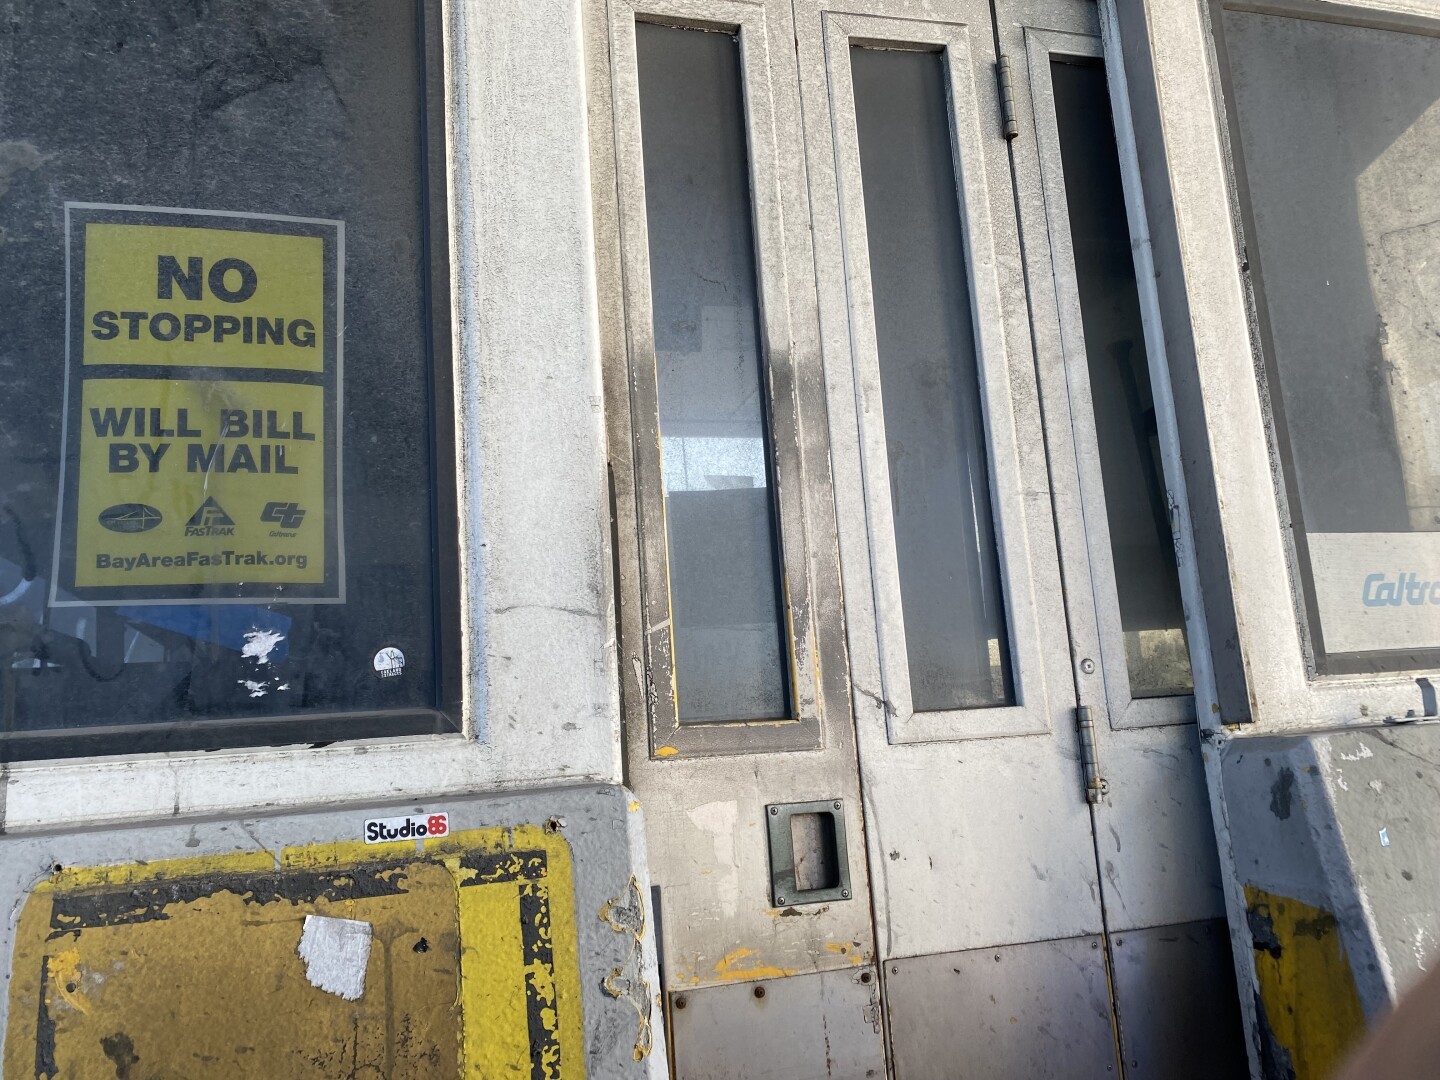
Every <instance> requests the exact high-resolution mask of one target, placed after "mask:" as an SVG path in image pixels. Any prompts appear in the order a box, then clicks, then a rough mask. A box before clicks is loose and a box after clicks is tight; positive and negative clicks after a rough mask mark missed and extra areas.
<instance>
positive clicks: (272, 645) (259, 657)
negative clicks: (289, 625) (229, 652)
mask: <svg viewBox="0 0 1440 1080" xmlns="http://www.w3.org/2000/svg"><path fill="white" fill-rule="evenodd" d="M284 640H285V635H284V634H281V633H279V632H278V631H275V630H260V629H256V630H247V631H246V632H245V644H244V645H243V646H242V647H241V649H240V655H241V656H242V657H246V658H248V659H253V660H254V661H255V662H256V663H257V664H268V663H269V662H270V654H271V653H272V652H274V651H275V649H276V647H278V646H279V644H280V643H281V642H282V641H284Z"/></svg>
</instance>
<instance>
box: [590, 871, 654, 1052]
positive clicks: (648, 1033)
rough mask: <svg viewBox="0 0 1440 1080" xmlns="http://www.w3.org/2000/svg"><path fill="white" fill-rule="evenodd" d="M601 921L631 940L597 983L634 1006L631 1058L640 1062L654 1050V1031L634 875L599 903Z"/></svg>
mask: <svg viewBox="0 0 1440 1080" xmlns="http://www.w3.org/2000/svg"><path fill="white" fill-rule="evenodd" d="M600 921H601V922H603V923H605V924H606V925H607V926H609V927H610V929H611V930H614V931H615V932H616V933H617V934H625V935H627V936H628V937H629V938H630V939H631V940H630V947H629V952H628V954H627V955H626V957H625V962H624V963H623V964H622V965H621V966H620V967H617V968H611V969H610V974H609V975H607V976H606V977H605V979H604V980H603V981H602V982H601V984H600V986H601V989H603V990H604V991H605V993H607V994H609V995H610V996H611V997H613V998H618V999H621V1000H624V1001H628V1002H629V1003H630V1005H631V1006H632V1007H633V1008H634V1009H635V1014H636V1016H637V1018H638V1019H639V1023H640V1027H639V1030H638V1031H637V1032H636V1035H635V1048H634V1058H635V1060H636V1061H643V1060H644V1059H645V1058H647V1057H649V1056H650V1052H651V1050H653V1049H654V1045H655V1034H654V1029H653V1028H652V1026H651V1022H650V1017H651V1000H652V997H653V995H652V994H651V993H650V983H649V981H648V980H647V979H646V978H645V976H644V975H643V973H642V971H643V969H642V960H643V953H642V945H643V940H644V936H645V904H644V900H643V898H642V897H641V895H640V885H639V883H638V882H637V881H636V880H635V875H634V874H631V875H630V880H629V882H628V883H627V884H626V886H625V889H624V890H623V891H622V893H621V894H620V895H619V896H617V897H615V898H614V899H611V900H607V901H605V903H604V904H603V905H602V906H601V908H600Z"/></svg>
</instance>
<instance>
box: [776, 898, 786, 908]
mask: <svg viewBox="0 0 1440 1080" xmlns="http://www.w3.org/2000/svg"><path fill="white" fill-rule="evenodd" d="M775 906H776V907H784V906H785V898H784V897H783V896H777V897H775Z"/></svg>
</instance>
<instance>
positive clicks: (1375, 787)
mask: <svg viewBox="0 0 1440 1080" xmlns="http://www.w3.org/2000/svg"><path fill="white" fill-rule="evenodd" d="M1369 787H1370V790H1371V791H1373V792H1375V794H1376V795H1379V794H1380V792H1382V791H1384V790H1385V785H1384V784H1382V783H1381V782H1380V781H1379V780H1371V781H1370V784H1369Z"/></svg>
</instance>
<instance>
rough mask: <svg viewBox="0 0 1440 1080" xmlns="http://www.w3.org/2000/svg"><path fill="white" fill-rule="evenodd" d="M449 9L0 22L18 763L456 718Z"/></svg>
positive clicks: (8, 750)
mask: <svg viewBox="0 0 1440 1080" xmlns="http://www.w3.org/2000/svg"><path fill="white" fill-rule="evenodd" d="M433 15H434V12H430V13H429V14H428V15H427V13H426V12H424V11H422V10H420V9H419V8H418V7H417V4H415V3H413V2H401V0H352V2H345V3H338V4H337V3H332V2H328V0H299V2H296V3H287V4H283V5H266V4H255V3H244V2H237V3H229V4H200V5H184V4H174V5H170V4H153V3H148V2H140V0H77V2H73V3H68V4H41V3H34V4H32V3H25V4H11V5H9V6H8V8H7V13H6V17H5V24H4V31H3V33H0V295H3V296H4V297H5V302H4V303H3V304H0V755H4V756H7V757H26V756H30V757H34V756H50V755H53V754H66V753H75V752H138V751H145V750H163V749H177V748H184V747H190V746H218V745H226V744H231V745H239V744H253V743H259V742H274V741H283V742H295V741H302V740H303V741H322V740H329V739H334V738H340V737H349V736H362V735H363V736H370V735H384V734H397V733H406V732H417V731H436V730H448V729H450V728H451V726H452V725H451V724H450V722H449V721H448V720H447V719H446V713H447V710H449V709H450V706H451V705H452V704H453V702H452V701H451V697H452V695H451V694H450V693H449V691H448V689H447V687H448V686H449V685H450V684H449V683H448V682H447V678H448V676H449V674H450V672H451V670H452V669H451V667H450V665H449V662H448V657H449V652H450V647H447V646H442V644H441V634H440V626H441V624H442V618H441V616H442V614H443V613H442V612H441V611H440V610H439V608H438V606H437V602H436V597H437V595H453V590H449V589H445V588H444V583H445V581H446V580H448V575H449V574H450V573H451V567H452V566H453V558H452V556H451V554H450V552H449V547H450V544H451V540H450V534H451V533H452V532H453V525H452V526H451V527H450V528H445V527H444V524H443V523H444V522H445V521H446V520H447V519H448V515H449V514H450V510H449V502H450V500H449V497H448V496H447V493H446V492H447V484H448V481H441V480H438V479H437V476H441V477H448V476H449V475H451V472H452V470H451V468H450V466H449V465H448V463H447V458H446V454H447V453H448V450H447V448H446V446H445V445H444V444H443V442H442V443H440V444H438V445H437V443H436V441H435V435H436V432H437V430H439V431H443V430H445V423H444V420H443V415H442V416H441V418H440V419H439V420H437V412H438V413H440V414H443V413H444V412H445V409H446V407H447V406H446V405H445V393H446V389H445V377H444V373H445V371H446V368H447V365H448V354H447V352H446V346H445V342H444V338H443V329H444V327H445V326H446V323H447V316H445V315H444V310H443V309H444V301H445V289H446V278H445V274H444V271H443V264H442V265H441V268H440V269H439V270H438V271H433V272H432V267H433V266H434V265H435V262H436V259H437V256H438V254H443V252H444V251H445V240H444V220H443V216H441V214H442V213H443V211H442V210H440V209H437V207H443V203H444V199H443V186H442V184H443V179H442V178H443V173H441V172H439V171H438V169H435V168H433V161H434V158H435V155H436V153H437V151H438V148H439V147H440V146H441V145H442V144H441V143H439V142H438V141H436V140H433V139H431V138H430V131H431V130H432V129H434V130H438V127H437V122H438V119H439V117H438V110H439V101H440V97H439V83H438V72H439V70H440V68H439V63H438V56H439V54H438V24H437V23H436V21H435V19H434V17H433ZM431 184H434V185H435V186H436V188H437V189H438V190H439V192H440V194H439V195H438V196H437V197H435V198H433V199H432V198H431V191H430V185H431ZM452 636H453V635H452Z"/></svg>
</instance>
